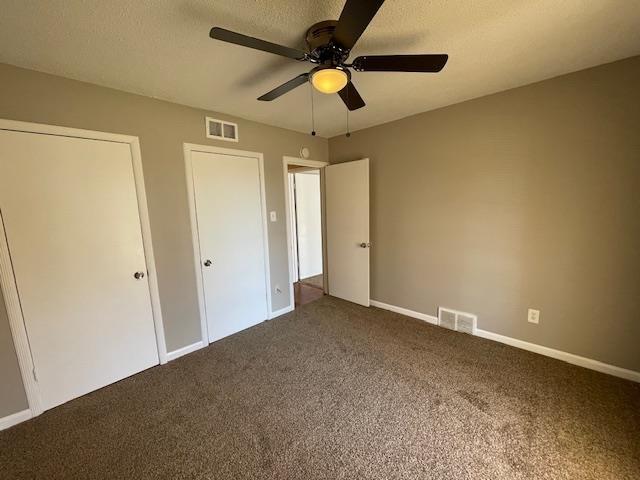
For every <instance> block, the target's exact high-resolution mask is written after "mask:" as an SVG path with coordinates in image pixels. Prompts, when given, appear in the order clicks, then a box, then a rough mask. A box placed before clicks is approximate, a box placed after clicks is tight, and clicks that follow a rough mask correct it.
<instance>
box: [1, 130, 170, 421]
mask: <svg viewBox="0 0 640 480" xmlns="http://www.w3.org/2000/svg"><path fill="white" fill-rule="evenodd" d="M0 130H8V131H14V132H25V133H35V134H44V135H55V136H60V137H73V138H84V139H88V140H103V141H108V142H116V143H124V144H127V145H129V148H130V149H131V159H132V166H133V177H134V182H135V188H136V197H137V200H138V215H139V217H140V227H141V230H142V243H143V248H144V256H145V262H146V267H147V277H148V279H149V294H150V298H151V313H152V315H153V323H154V329H155V335H156V346H157V349H158V359H159V361H160V364H164V363H166V362H167V347H166V342H165V337H164V325H163V320H162V308H161V306H160V293H159V290H158V277H157V272H156V264H155V257H154V255H153V244H152V241H151V225H150V223H149V211H148V207H147V195H146V192H145V186H144V174H143V170H142V157H141V155H140V140H139V139H138V137H133V136H129V135H121V134H116V133H106V132H95V131H92V130H82V129H77V128H69V127H61V126H57V125H44V124H39V123H29V122H20V121H16V120H5V119H0ZM0 287H1V288H2V292H3V294H4V297H5V303H6V307H7V315H8V317H9V326H10V327H11V335H12V337H13V343H14V345H15V349H16V354H17V357H18V365H19V366H20V373H21V374H22V382H23V383H24V389H25V392H26V394H27V401H28V403H29V409H30V410H31V414H32V416H34V417H35V416H37V415H40V414H41V413H42V412H43V411H44V410H43V406H42V400H41V396H40V390H39V387H38V383H37V382H36V381H35V377H34V375H35V373H34V365H33V357H32V354H31V347H30V345H29V339H28V337H27V332H26V329H25V324H24V318H23V316H22V308H21V306H20V298H19V296H18V288H17V285H16V281H15V277H14V274H13V266H12V263H11V257H10V255H9V246H8V242H7V236H6V232H5V228H4V222H3V221H2V214H1V212H0Z"/></svg>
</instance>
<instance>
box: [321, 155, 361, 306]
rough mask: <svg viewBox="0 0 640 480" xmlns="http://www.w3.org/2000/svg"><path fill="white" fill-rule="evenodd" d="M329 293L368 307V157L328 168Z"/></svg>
mask: <svg viewBox="0 0 640 480" xmlns="http://www.w3.org/2000/svg"><path fill="white" fill-rule="evenodd" d="M325 185H326V186H325V197H326V200H325V202H326V212H327V213H326V222H327V265H328V272H327V273H328V283H329V295H333V296H334V297H339V298H343V299H345V300H349V301H350V302H354V303H359V304H360V305H365V306H367V307H368V306H369V300H370V298H369V246H370V245H369V159H368V158H367V159H364V160H357V161H354V162H345V163H338V164H335V165H329V166H327V167H326V168H325Z"/></svg>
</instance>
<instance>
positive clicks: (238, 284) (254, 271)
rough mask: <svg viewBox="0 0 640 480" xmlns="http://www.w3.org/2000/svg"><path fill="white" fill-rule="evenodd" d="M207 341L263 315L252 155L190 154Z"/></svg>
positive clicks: (255, 167)
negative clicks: (207, 332)
mask: <svg viewBox="0 0 640 480" xmlns="http://www.w3.org/2000/svg"><path fill="white" fill-rule="evenodd" d="M191 164H192V168H193V187H194V194H195V206H196V216H197V223H198V238H199V241H200V253H201V256H202V259H201V260H202V283H203V287H204V297H205V310H206V316H207V325H208V330H209V341H210V342H213V341H215V340H218V339H220V338H223V337H226V336H227V335H231V334H233V333H236V332H238V331H240V330H244V329H245V328H248V327H251V326H253V325H255V324H257V323H259V322H262V321H264V320H266V319H267V286H266V285H267V284H266V266H265V249H264V247H265V245H264V231H263V217H262V197H261V186H260V168H259V163H258V159H257V158H251V157H241V156H234V155H222V154H217V153H205V152H192V154H191Z"/></svg>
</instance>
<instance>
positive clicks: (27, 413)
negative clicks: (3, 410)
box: [0, 409, 32, 430]
mask: <svg viewBox="0 0 640 480" xmlns="http://www.w3.org/2000/svg"><path fill="white" fill-rule="evenodd" d="M31 417H32V415H31V410H29V409H26V410H22V411H21V412H18V413H14V414H13V415H9V416H7V417H3V418H0V430H5V429H7V428H9V427H13V426H14V425H17V424H19V423H22V422H26V421H27V420H29V419H30V418H31Z"/></svg>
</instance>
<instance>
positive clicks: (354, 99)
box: [338, 82, 366, 110]
mask: <svg viewBox="0 0 640 480" xmlns="http://www.w3.org/2000/svg"><path fill="white" fill-rule="evenodd" d="M338 95H340V98H341V99H342V101H343V102H344V104H345V105H346V106H347V108H348V109H349V110H357V109H359V108H362V107H364V106H365V105H366V104H365V103H364V100H362V97H361V96H360V94H359V93H358V90H356V87H355V86H354V85H353V83H351V82H349V83H347V86H346V87H344V88H343V89H342V90H340V91H339V92H338Z"/></svg>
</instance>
